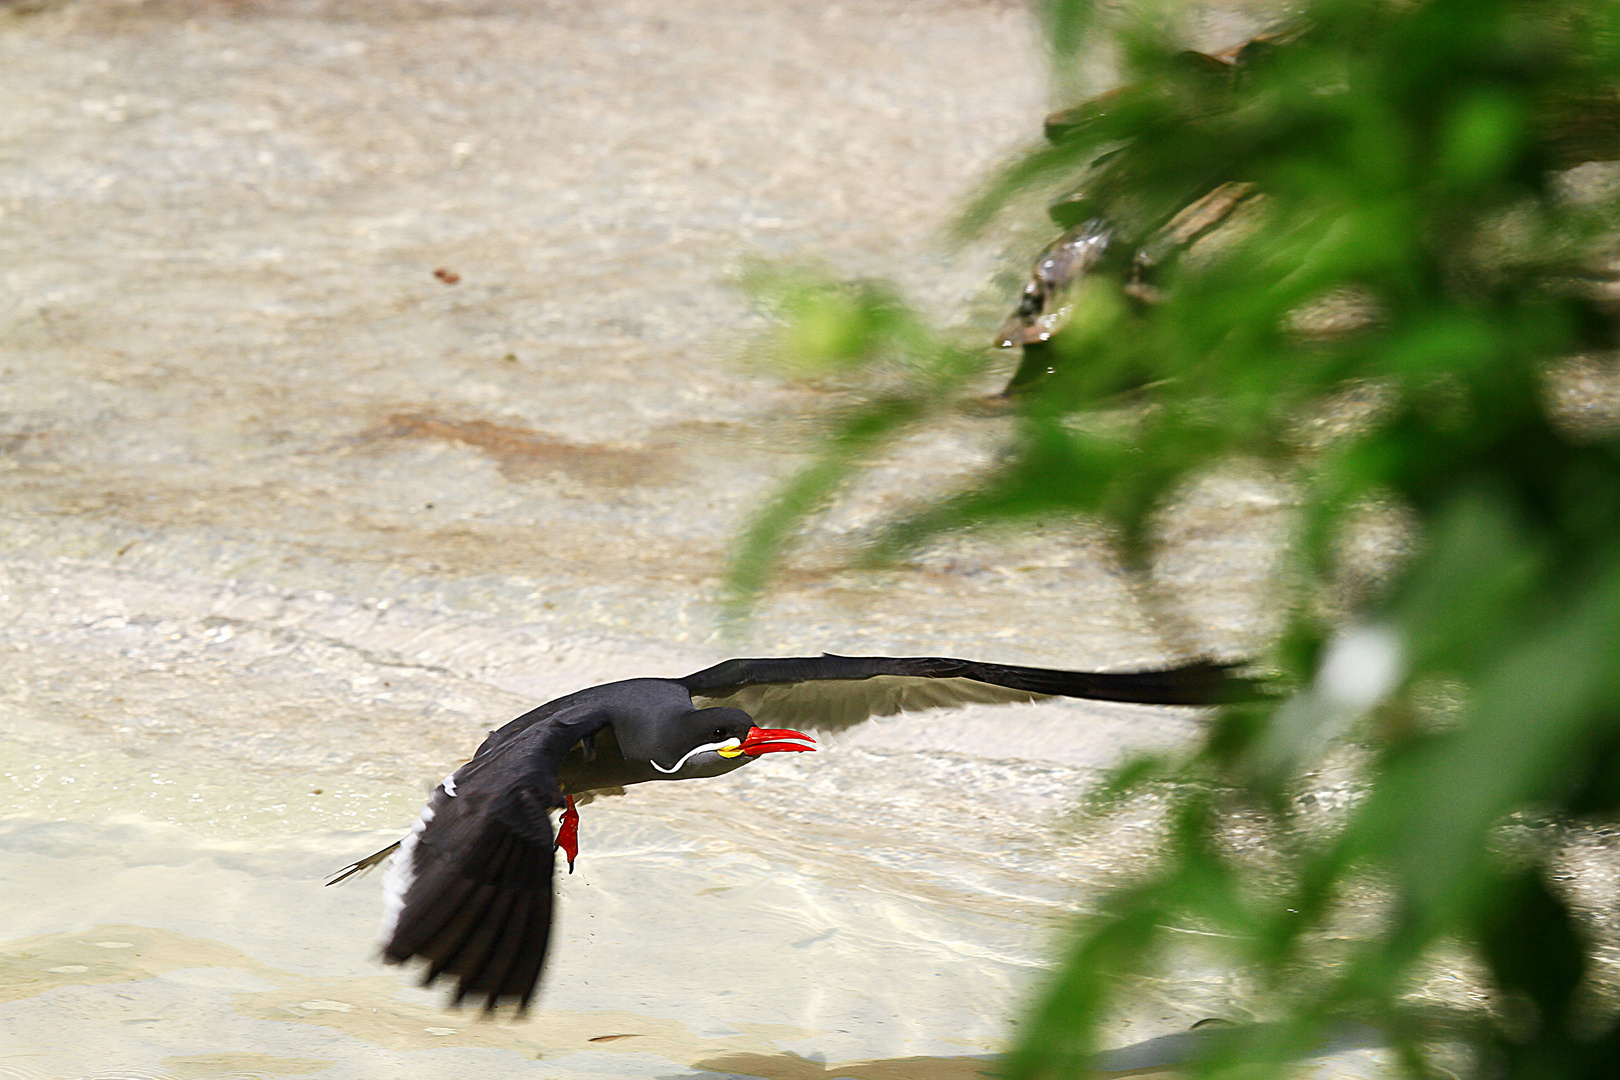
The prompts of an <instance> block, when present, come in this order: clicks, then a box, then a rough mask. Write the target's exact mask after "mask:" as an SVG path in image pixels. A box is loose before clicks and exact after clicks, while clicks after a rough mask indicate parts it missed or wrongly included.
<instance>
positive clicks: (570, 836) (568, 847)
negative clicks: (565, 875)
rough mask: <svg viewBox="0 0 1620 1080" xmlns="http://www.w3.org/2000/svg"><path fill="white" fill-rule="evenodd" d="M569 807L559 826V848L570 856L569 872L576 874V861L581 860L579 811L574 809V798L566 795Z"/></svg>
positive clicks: (566, 808) (565, 810)
mask: <svg viewBox="0 0 1620 1080" xmlns="http://www.w3.org/2000/svg"><path fill="white" fill-rule="evenodd" d="M563 798H564V799H566V800H567V801H568V805H567V806H566V807H565V808H564V809H563V812H562V821H560V822H558V824H557V846H558V847H559V848H561V849H562V853H563V854H564V855H567V856H568V872H569V873H570V874H572V873H573V872H574V860H575V859H577V858H579V811H578V810H576V809H575V808H574V797H573V796H572V795H564V796H563Z"/></svg>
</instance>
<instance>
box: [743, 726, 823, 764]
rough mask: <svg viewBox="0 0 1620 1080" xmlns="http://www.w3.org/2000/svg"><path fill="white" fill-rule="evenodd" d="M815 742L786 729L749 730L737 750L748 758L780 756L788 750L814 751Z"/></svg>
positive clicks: (799, 732)
mask: <svg viewBox="0 0 1620 1080" xmlns="http://www.w3.org/2000/svg"><path fill="white" fill-rule="evenodd" d="M815 748H816V740H814V739H812V738H811V737H810V736H808V735H806V734H805V733H804V732H802V731H789V730H787V729H786V728H775V729H773V728H759V727H756V728H749V729H748V734H747V736H746V737H744V739H743V741H742V745H741V746H739V747H738V748H737V749H739V750H741V751H742V752H743V753H745V754H747V755H748V756H749V757H758V756H759V755H761V754H780V753H783V752H784V751H788V750H814V749H815Z"/></svg>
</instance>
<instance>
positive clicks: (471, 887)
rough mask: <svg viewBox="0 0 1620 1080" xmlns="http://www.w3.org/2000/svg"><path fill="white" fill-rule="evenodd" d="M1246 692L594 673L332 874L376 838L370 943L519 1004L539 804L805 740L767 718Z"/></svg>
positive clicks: (991, 679) (1229, 677)
mask: <svg viewBox="0 0 1620 1080" xmlns="http://www.w3.org/2000/svg"><path fill="white" fill-rule="evenodd" d="M1259 692H1260V691H1259V689H1258V687H1257V686H1256V684H1254V683H1252V682H1250V681H1249V680H1247V679H1244V678H1241V677H1239V676H1236V675H1234V674H1233V673H1232V670H1231V668H1230V666H1228V665H1222V664H1210V663H1198V664H1190V665H1184V666H1182V667H1179V668H1170V669H1165V670H1158V671H1142V672H1120V673H1096V672H1075V671H1057V670H1052V669H1046V668H1027V667H1012V666H1007V665H998V664H984V663H978V662H976V661H971V660H954V659H949V658H941V657H843V656H821V657H789V658H778V659H759V660H728V661H726V662H724V663H722V664H717V665H715V666H714V667H711V668H707V669H705V670H703V671H699V672H696V673H694V674H692V675H688V676H686V677H685V678H682V679H628V680H625V681H623V682H615V683H607V684H604V685H602V686H595V687H591V688H589V689H586V690H581V691H579V692H577V693H574V694H569V695H567V696H565V697H560V698H557V699H556V700H554V701H549V702H547V703H545V704H544V705H541V706H540V707H538V708H536V709H533V710H531V711H529V712H527V713H524V714H523V715H522V716H519V717H518V718H516V719H515V720H512V721H511V722H510V723H508V724H506V725H504V726H503V727H501V728H499V729H497V730H495V731H492V732H490V734H489V737H488V738H487V739H485V740H484V742H483V744H482V745H481V746H480V747H479V748H478V751H477V753H476V754H474V755H473V758H472V760H471V761H469V762H467V763H466V764H465V765H463V766H461V767H460V768H459V769H457V770H456V771H455V772H453V773H451V774H450V775H449V776H447V777H445V780H444V783H442V784H440V785H439V786H438V787H437V788H436V789H435V790H434V792H433V794H432V795H431V796H430V797H429V799H428V802H427V805H425V806H424V807H423V808H422V815H421V820H420V821H419V822H418V823H417V825H416V826H415V827H414V828H413V829H412V831H411V834H410V835H409V836H407V837H405V839H403V840H401V841H400V842H399V843H398V844H396V845H393V847H390V848H385V849H384V850H383V851H380V852H377V853H376V854H375V855H372V856H369V857H367V858H365V859H362V860H360V861H359V862H357V863H355V864H353V865H352V866H350V867H347V868H346V869H345V870H343V871H341V872H340V873H339V874H338V875H337V876H336V877H334V879H333V880H334V881H339V880H342V879H343V878H345V877H348V876H349V875H351V874H353V873H356V872H358V871H360V870H363V869H366V868H368V867H370V866H373V865H375V864H377V863H378V862H381V861H382V860H383V858H384V857H385V856H388V855H389V854H390V853H392V856H393V857H392V859H391V860H390V861H389V864H388V869H387V871H386V873H385V875H384V879H383V884H384V894H385V900H386V903H387V907H388V914H387V915H386V916H385V919H384V926H383V932H384V938H385V942H384V945H383V955H384V957H385V958H386V959H388V960H390V961H392V962H396V963H403V962H405V961H407V960H410V959H413V958H422V959H424V960H426V961H427V963H428V968H427V973H426V978H425V980H424V981H426V982H432V981H433V980H434V979H436V978H438V977H439V976H440V975H442V974H450V975H455V976H456V977H457V979H458V984H457V988H456V994H455V1000H456V1001H457V1002H460V1001H461V1000H462V999H463V998H464V997H466V996H468V995H474V996H479V997H483V998H484V999H485V1002H486V1005H487V1007H489V1008H494V1007H495V1006H496V1005H498V1004H499V1003H501V1002H503V1001H509V1002H513V1003H515V1004H516V1005H517V1007H518V1008H519V1010H522V1009H524V1008H526V1007H527V1006H528V1004H529V1001H530V1000H531V999H532V997H533V994H534V989H535V986H536V983H537V981H538V979H539V975H540V969H541V967H542V965H543V964H544V961H545V954H546V947H547V939H548V936H549V933H550V926H551V910H552V890H551V884H552V872H553V866H554V847H555V845H556V844H557V836H556V833H555V831H554V829H553V826H552V823H551V811H553V810H556V809H558V808H560V807H562V806H563V805H564V804H565V801H566V798H567V797H568V796H574V795H584V794H589V793H591V792H593V791H601V790H603V789H609V788H624V787H628V786H630V785H633V784H640V783H646V782H648V781H652V780H690V779H696V778H699V777H710V776H719V775H722V774H724V773H728V772H731V771H733V770H735V769H738V768H741V767H742V766H743V765H746V764H747V763H748V762H749V761H751V760H752V758H753V757H754V756H757V755H759V754H764V753H771V752H776V751H784V750H809V749H813V748H814V747H813V740H810V739H809V737H808V736H805V735H803V734H801V733H799V732H797V731H789V730H768V729H766V728H765V727H764V726H763V725H765V724H767V723H776V722H788V723H795V724H799V725H803V726H806V727H813V728H822V729H828V728H831V729H837V728H843V727H848V726H850V725H851V724H854V723H858V722H860V721H862V720H865V719H867V718H869V717H872V716H882V715H890V714H893V713H897V712H902V711H906V710H912V709H926V708H941V707H952V706H960V705H964V704H969V703H973V702H983V703H994V702H1008V701H1034V700H1039V699H1042V698H1047V697H1053V696H1068V697H1082V698H1092V699H1097V700H1104V701H1124V702H1135V703H1140V704H1155V705H1215V704H1223V703H1226V702H1229V701H1235V700H1242V699H1245V698H1252V697H1254V696H1256V695H1257V694H1258V693H1259ZM570 813H572V811H570ZM396 849H397V850H396Z"/></svg>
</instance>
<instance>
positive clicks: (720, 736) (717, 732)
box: [714, 727, 726, 739]
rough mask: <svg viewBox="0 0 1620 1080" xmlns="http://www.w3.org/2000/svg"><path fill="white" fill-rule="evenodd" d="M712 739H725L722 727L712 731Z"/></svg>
mask: <svg viewBox="0 0 1620 1080" xmlns="http://www.w3.org/2000/svg"><path fill="white" fill-rule="evenodd" d="M714 737H715V738H717V739H723V738H725V737H726V729H725V728H722V727H717V728H715V729H714Z"/></svg>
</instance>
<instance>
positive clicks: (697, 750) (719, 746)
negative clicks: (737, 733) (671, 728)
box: [652, 739, 742, 773]
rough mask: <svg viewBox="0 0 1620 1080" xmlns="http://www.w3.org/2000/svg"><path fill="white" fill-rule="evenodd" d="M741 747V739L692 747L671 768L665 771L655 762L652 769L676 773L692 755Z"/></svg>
mask: <svg viewBox="0 0 1620 1080" xmlns="http://www.w3.org/2000/svg"><path fill="white" fill-rule="evenodd" d="M741 745H742V740H741V739H727V740H726V741H725V742H711V743H704V744H703V745H702V746H694V747H692V749H690V750H688V751H687V752H686V753H685V754H683V755H682V756H681V760H679V761H677V762H676V763H675V764H674V766H673V767H671V768H668V769H666V768H664V767H663V766H662V765H660V764H658V762H656V761H655V762H653V763H652V767H653V768H655V769H657V770H658V771H659V772H661V773H678V772H680V771H681V767H682V766H683V765H685V764H686V763H687V762H688V761H691V760H692V755H693V754H701V753H703V752H704V751H705V750H735V749H737V747H739V746H741Z"/></svg>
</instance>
